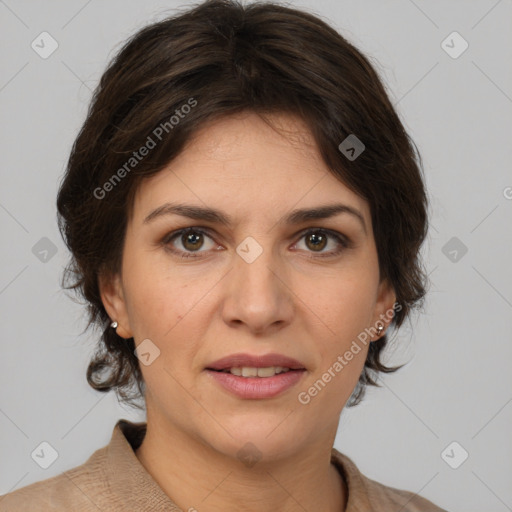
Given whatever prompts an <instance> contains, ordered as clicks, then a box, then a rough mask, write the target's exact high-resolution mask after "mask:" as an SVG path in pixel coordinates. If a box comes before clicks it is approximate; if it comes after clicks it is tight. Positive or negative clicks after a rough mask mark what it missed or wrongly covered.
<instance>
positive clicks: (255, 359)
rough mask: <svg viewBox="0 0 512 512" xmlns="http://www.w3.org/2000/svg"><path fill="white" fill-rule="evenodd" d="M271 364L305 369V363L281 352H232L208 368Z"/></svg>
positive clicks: (256, 366) (269, 365)
mask: <svg viewBox="0 0 512 512" xmlns="http://www.w3.org/2000/svg"><path fill="white" fill-rule="evenodd" d="M271 366H274V367H278V366H281V367H283V368H290V370H305V369H306V368H305V367H304V365H303V364H302V363H301V362H300V361H297V360H296V359H293V358H291V357H287V356H284V355H281V354H265V355H261V356H258V355H251V354H232V355H229V356H226V357H223V358H222V359H218V360H217V361H215V362H213V363H210V364H209V365H208V366H207V367H206V370H216V371H222V370H229V369H231V368H243V367H248V368H269V367H271Z"/></svg>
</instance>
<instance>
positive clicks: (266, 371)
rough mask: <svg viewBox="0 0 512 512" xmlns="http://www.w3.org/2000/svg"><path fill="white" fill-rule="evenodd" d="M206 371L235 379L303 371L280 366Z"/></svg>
mask: <svg viewBox="0 0 512 512" xmlns="http://www.w3.org/2000/svg"><path fill="white" fill-rule="evenodd" d="M206 369H207V370H211V371H214V372H221V373H230V374H231V375H236V376H237V377H245V378H248V377H259V378H268V377H274V375H279V374H281V373H287V372H299V371H302V370H304V368H302V369H299V368H297V369H291V368H285V367H282V366H267V367H263V368H257V367H255V366H252V367H251V366H242V367H233V368H225V369H223V370H215V369H214V368H206Z"/></svg>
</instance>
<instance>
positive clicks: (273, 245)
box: [102, 113, 395, 458]
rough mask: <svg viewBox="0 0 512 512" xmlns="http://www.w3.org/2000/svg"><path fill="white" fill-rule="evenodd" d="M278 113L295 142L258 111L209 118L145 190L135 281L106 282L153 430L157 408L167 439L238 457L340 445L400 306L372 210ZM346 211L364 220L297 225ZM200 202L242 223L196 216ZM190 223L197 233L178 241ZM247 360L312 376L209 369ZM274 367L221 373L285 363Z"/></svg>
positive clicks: (343, 216) (138, 202) (135, 235)
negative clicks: (132, 346) (381, 258)
mask: <svg viewBox="0 0 512 512" xmlns="http://www.w3.org/2000/svg"><path fill="white" fill-rule="evenodd" d="M272 120H273V122H274V124H275V125H277V126H279V127H281V128H285V129H286V130H287V131H289V132H288V133H287V136H283V135H279V134H278V133H277V132H276V131H274V130H272V128H271V127H269V126H268V125H267V124H266V123H264V122H263V121H262V120H261V118H259V117H258V116H257V115H255V114H253V113H244V114H243V115H238V116H236V117H229V118H224V119H222V120H217V121H215V122H213V123H210V124H209V125H208V126H207V127H205V128H204V129H202V130H200V131H199V132H197V134H196V136H195V137H194V139H193V140H192V141H190V143H189V144H188V145H187V147H186V148H185V149H184V151H183V152H182V153H181V154H180V155H179V156H178V157H177V158H176V159H175V160H174V161H172V162H171V164H170V165H169V166H168V167H167V168H166V169H164V170H162V171H161V172H160V173H158V174H157V175H155V176H153V177H151V178H150V179H148V180H147V181H145V182H143V183H142V185H141V186H140V187H139V189H138V191H137V195H136V198H135V202H134V209H133V217H132V218H131V219H130V221H129V225H128V228H127V233H126V239H125V245H124V253H123V261H122V272H121V275H119V276H116V277H115V279H114V280H113V281H111V283H110V284H107V285H102V297H103V301H104V304H105V306H106V308H107V310H108V312H109V314H110V316H111V318H112V319H115V320H117V321H118V323H119V327H118V329H117V332H118V334H119V335H120V336H123V337H126V338H128V337H133V338H134V339H135V342H136V345H137V347H138V355H139V358H140V359H141V363H142V364H141V369H142V373H143V377H144V379H145V382H146V388H147V394H146V401H147V406H148V421H150V417H149V411H150V410H151V414H152V416H153V421H158V422H159V424H160V425H166V428H167V429H168V432H170V431H175V432H176V431H179V432H181V433H183V434H185V435H187V436H192V437H193V438H194V439H196V440H200V441H201V442H204V443H206V444H207V445H209V446H211V447H214V448H215V449H216V450H217V451H219V452H220V453H224V454H227V455H229V456H233V457H236V456H237V453H238V451H239V450H240V449H241V448H242V447H243V446H244V445H245V444H246V443H247V442H251V443H252V444H253V445H255V447H256V448H257V449H258V450H259V452H261V453H262V454H263V456H264V457H267V458H274V457H282V456H285V455H286V454H288V455H290V454H292V453H296V452H297V451H298V450H302V449H304V448H305V447H306V446H309V447H311V446H312V445H314V444H315V443H317V444H318V443H322V442H323V443H325V442H327V441H326V440H327V439H328V440H329V441H328V442H329V443H331V446H332V442H333V440H334V436H335V434H336V429H337V425H338V421H339V416H340V413H341V410H342V408H343V406H344V405H345V403H346V401H347V399H348V398H349V396H350V394H351V392H352V391H353V389H354V387H355V385H356V383H357V380H358V378H359V375H360V373H361V371H362V368H363V365H364V361H365V357H366V354H367V351H368V345H369V341H370V338H369V337H368V336H366V340H367V342H366V343H363V342H361V341H360V340H362V339H364V336H361V333H364V330H365V328H366V329H368V328H371V327H376V326H378V325H379V323H382V321H381V319H382V318H383V315H384V314H386V313H387V314H388V315H389V311H390V310H391V308H392V306H393V303H394V302H395V295H394V294H393V291H392V290H391V289H390V288H389V287H388V286H386V285H385V282H382V283H380V282H379V268H378V260H377V251H376V247H375V242H374V236H373V232H372V224H371V217H370V211H369V206H368V204H367V202H366V201H365V200H363V199H362V198H360V197H359V196H357V195H356V194H354V193H353V192H351V191H350V190H349V189H348V188H347V187H346V186H345V185H343V184H342V183H341V182H340V181H338V180H337V179H336V178H334V177H333V175H332V174H330V172H329V171H328V169H327V167H326V165H325V164H324V163H323V161H322V160H321V158H320V155H319V154H318V150H317V149H316V145H315V144H314V142H313V139H312V137H311V135H310V133H309V132H308V130H307V128H306V127H305V125H303V124H302V123H301V122H300V121H298V120H297V119H295V118H293V117H290V116H284V115H280V116H273V117H272ZM176 205H180V206H181V207H182V208H183V209H182V210H181V212H182V214H179V213H178V212H177V211H174V212H172V210H171V206H176ZM333 205H345V206H346V207H349V208H351V209H352V210H353V211H355V212H358V213H359V215H360V216H361V218H359V217H358V216H357V214H353V213H348V212H341V213H339V212H338V213H336V214H334V215H332V216H328V217H325V216H324V217H323V218H313V216H312V215H310V216H309V217H310V218H309V219H308V218H307V217H308V216H307V215H302V216H301V215H296V216H295V219H294V218H293V217H292V218H291V220H290V216H292V214H293V213H294V212H296V211H297V210H313V209H319V208H325V207H327V206H333ZM185 206H187V207H190V209H189V210H187V209H186V208H185ZM199 209H205V210H206V209H208V210H210V209H211V210H215V211H216V212H219V213H220V214H221V215H222V216H223V217H224V218H226V219H229V221H230V223H229V224H224V223H222V222H220V221H219V219H218V218H217V217H216V216H215V215H213V214H212V213H210V214H208V215H205V216H202V217H201V216H199V217H195V218H191V217H188V216H187V215H186V213H187V211H188V212H189V213H190V215H192V216H195V215H196V214H199ZM184 228H191V230H190V232H189V233H188V234H178V235H177V236H173V234H175V232H177V231H178V230H182V229H184ZM192 228H193V229H192ZM336 235H337V236H339V237H340V240H339V241H338V240H337V239H336ZM112 284H113V286H111V285H112ZM389 319H390V317H389V316H388V320H389ZM358 336H359V340H358ZM373 339H376V336H375V337H374V338H373ZM354 342H356V344H355V345H354ZM141 344H142V345H141ZM356 347H358V349H357V348H356ZM347 351H348V352H350V353H351V354H352V357H350V356H349V355H346V354H347ZM237 354H238V355H239V354H245V355H249V356H255V357H256V356H264V355H268V354H274V355H278V356H283V357H287V358H293V359H294V360H296V361H297V362H298V363H300V364H299V365H298V366H300V367H302V368H303V369H302V370H290V371H289V372H283V373H281V374H277V375H275V376H273V377H263V376H262V377H257V376H253V377H244V376H243V375H242V376H237V375H233V374H232V373H227V372H218V371H215V370H212V369H210V370H209V369H208V368H212V367H213V366H215V362H216V361H219V360H220V359H223V358H226V357H228V356H231V355H237ZM340 358H341V359H340ZM341 361H343V363H342V362H341ZM272 362H274V361H273V360H264V361H259V362H257V361H256V362H254V361H245V362H244V360H243V359H242V360H235V361H231V362H229V361H228V362H225V363H224V365H222V364H220V366H228V367H232V366H236V367H243V366H245V367H248V368H253V367H256V366H260V367H269V366H279V361H277V364H270V363H272ZM336 363H338V364H336ZM218 366H219V365H218ZM283 366H286V365H285V364H283ZM290 366H291V364H290ZM340 366H341V369H340ZM243 371H244V373H245V374H246V375H247V374H249V375H251V372H254V370H253V369H246V370H243ZM256 371H257V370H256ZM274 371H275V370H274ZM233 372H234V373H239V372H238V371H237V370H233ZM265 372H269V373H268V374H271V373H273V372H272V370H271V369H270V370H262V371H260V373H261V374H262V375H263V374H265ZM329 377H330V378H329ZM256 379H258V380H257V381H256ZM267 379H268V380H267ZM318 381H320V383H319V382H318ZM315 383H316V387H315ZM311 388H313V390H312V391H311ZM315 390H316V392H315Z"/></svg>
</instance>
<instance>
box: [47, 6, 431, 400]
mask: <svg viewBox="0 0 512 512" xmlns="http://www.w3.org/2000/svg"><path fill="white" fill-rule="evenodd" d="M194 101H195V102H196V106H195V107H194V108H188V109H187V111H186V115H181V114H180V112H181V113H182V114H183V112H184V110H183V106H184V105H186V104H189V105H191V104H192V103H193V102H194ZM244 110H250V111H253V112H256V113H257V114H259V115H261V116H262V117H263V116H264V115H265V114H269V113H277V114H279V113H290V114H293V115H295V116H299V117H300V118H301V119H302V120H304V121H305V123H306V124H307V126H308V127H309V129H310V130H311V133H312V135H313V137H314V140H315V142H316V143H317V145H318V148H319V150H320V153H321V155H322V158H323V159H324V161H325V163H326V165H327V167H328V168H329V170H330V172H331V173H332V174H333V175H334V176H335V177H337V178H338V179H339V180H341V181H342V182H343V183H344V184H345V185H346V186H348V187H349V188H350V189H351V190H353V191H354V192H355V193H357V194H359V195H360V196H362V197H363V198H364V199H366V200H367V201H368V202H369V205H370V210H371V217H372V223H373V229H374V234H375V241H376V247H377V252H378V260H379V268H380V273H381V278H382V279H383V278H387V279H388V280H389V281H390V283H391V285H392V286H393V289H394V291H395V293H396V297H397V302H398V304H399V307H398V308H397V309H396V310H395V312H394V313H395V314H394V317H393V320H392V323H393V324H394V325H395V327H396V328H398V327H399V326H400V325H402V323H403V322H404V320H405V319H406V318H407V317H408V315H409V314H410V311H411V308H413V307H414V306H418V305H420V304H422V302H423V297H424V295H425V293H426V291H425V284H426V279H427V277H426V274H425V272H424V270H423V268H422V266H421V261H420V259H419V250H420V246H421V245H422V243H423V241H424V238H425V236H426V233H427V227H428V225H427V207H428V203H427V197H426V191H425V187H424V183H423V179H422V164H421V157H420V155H419V152H418V150H417V148H416V146H415V144H414V142H413V141H412V140H411V139H410V137H409V136H408V134H407V133H406V131H405V129H404V127H403V125H402V123H401V121H400V119H399V117H398V115H397V113H396V112H395V110H394V108H393V106H392V104H391V102H390V100H389V98H388V96H387V94H386V92H385V90H384V87H383V85H382V83H381V81H380V79H379V77H378V75H377V72H376V71H375V69H374V67H373V66H372V65H371V64H370V62H369V60H368V58H367V57H365V56H363V55H362V54H361V53H360V52H359V51H358V50H357V49H356V48H355V47H354V46H353V45H352V44H350V43H349V42H348V41H347V40H346V39H345V38H344V37H343V36H341V35H340V34H339V33H338V32H337V31H335V30H334V29H333V28H332V27H330V26H329V25H328V24H327V23H326V22H324V21H322V20H321V19H320V18H318V17H317V16H315V15H312V14H309V13H307V12H304V11H300V10H296V9H292V8H289V7H285V6H282V5H279V4H275V3H272V2H264V3H253V4H249V5H247V6H244V5H242V4H240V3H239V2H237V1H234V0H233V1H232V0H208V1H205V2H203V3H201V4H199V5H195V6H194V7H193V8H189V9H188V10H186V11H185V12H181V13H179V14H178V15H175V16H173V17H168V18H166V19H164V20H163V21H159V22H157V23H153V24H151V25H148V26H146V27H145V28H143V29H142V30H140V31H139V32H137V33H136V34H135V35H133V36H132V37H131V38H130V39H129V40H128V41H127V42H126V43H125V44H124V46H123V47H122V48H121V49H120V51H119V52H118V53H117V55H116V56H115V57H114V58H113V59H112V61H111V62H110V64H109V65H108V67H107V69H106V71H105V72H104V74H103V76H102V77H101V80H100V83H99V85H98V87H97V88H96V90H95V92H94V96H93V99H92V101H91V104H90V107H89V111H88V115H87V118H86V120H85V122H84V125H83V127H82V129H81V131H80V133H79V135H78V137H77V138H76V140H75V143H74V145H73V148H72V151H71V154H70V158H69V162H68V165H67V169H66V172H65V175H64V177H63V180H62V183H61V185H60V190H59V192H58V197H57V208H58V221H59V229H60V231H61V234H62V236H63V238H64V241H65V242H66V244H67V246H68V248H69V249H70V251H71V254H72V255H71V259H70V262H69V264H68V266H67V267H66V270H65V272H64V275H63V281H62V283H63V286H64V287H65V288H67V289H72V290H74V291H75V292H76V293H77V294H78V295H80V296H81V297H82V298H84V299H85V301H86V304H87V306H88V312H89V323H88V325H87V328H89V327H90V326H91V325H95V326H96V327H99V329H100V330H101V336H100V339H99V342H98V346H97V347H96V352H95V354H94V357H93V359H92V360H91V362H90V364H89V367H88V369H87V380H88V382H89V384H90V385H91V386H92V387H93V388H94V389H96V390H98V391H104V392H106V391H109V390H111V389H115V391H116V393H117V395H118V397H119V398H120V399H121V401H123V402H126V403H128V404H130V405H132V406H134V407H139V408H140V406H139V405H138V404H137V403H136V400H137V399H140V398H142V397H143V396H144V393H145V386H144V381H143V378H142V373H141V371H140V366H139V361H138V359H137V357H136V354H135V352H134V350H135V343H134V340H133V338H131V339H129V340H125V339H123V338H120V337H119V336H118V335H117V334H116V332H115V330H114V329H111V328H110V327H109V325H110V318H109V317H108V314H107V312H106V311H105V308H104V307H103V303H102V300H101V297H100V292H99V284H98V277H99V276H100V275H102V274H103V273H105V274H107V275H113V274H115V273H117V272H118V271H119V270H120V267H121V261H122V249H123V242H124V236H125V230H126V227H127V222H128V220H129V218H130V217H131V212H132V206H133V199H134V195H135V192H136V190H137V186H138V184H139V183H140V182H141V180H142V179H144V178H145V177H149V176H151V175H154V174H155V173H157V172H159V171H160V170H162V169H163V168H164V167H165V166H166V165H168V163H169V162H170V161H171V160H172V159H173V158H174V157H176V156H177V155H178V153H179V152H180V151H181V150H182V149H183V147H184V144H185V143H186V142H187V141H188V140H189V139H190V137H191V135H192V134H193V133H194V132H195V131H197V130H198V128H199V127H201V125H202V124H203V123H205V122H206V121H207V120H213V119H214V118H218V117H220V116H228V115H231V114H235V113H238V112H241V111H244ZM173 116H174V117H175V118H176V119H177V118H178V117H179V121H178V122H174V121H172V119H171V118H172V117H173ZM156 127H163V128H162V129H164V128H165V136H162V138H161V140H159V141H158V144H156V146H155V147H154V148H153V149H152V150H151V151H150V152H149V153H148V154H147V156H145V157H144V158H143V159H141V160H140V161H137V162H136V163H135V162H132V163H133V164H135V165H132V166H131V167H129V168H128V167H127V166H126V162H127V161H128V160H129V159H130V158H131V157H132V155H133V152H134V151H136V150H138V149H139V148H140V147H141V146H143V145H144V144H145V143H146V141H148V137H150V136H151V134H154V132H155V129H156ZM171 130H172V131H171ZM350 134H354V135H355V136H356V137H357V138H358V139H359V140H361V141H362V142H363V144H364V145H365V150H364V151H363V152H362V153H361V154H360V155H359V156H358V157H357V158H355V159H349V158H347V157H346V155H344V154H342V152H341V151H340V149H339V148H338V146H339V144H340V143H341V142H342V141H343V140H345V139H346V137H347V136H349V135H350ZM162 135H164V134H163V132H162ZM123 166H124V167H123ZM121 169H124V170H125V172H122V171H121ZM116 171H117V174H116ZM115 175H116V176H117V178H118V179H117V178H116V179H115V180H114V177H115ZM121 178H122V179H121ZM107 191H108V197H106V198H105V200H103V197H99V196H105V195H107ZM87 328H86V329H87ZM387 343H388V339H387V334H386V335H384V336H382V337H381V338H380V339H379V340H377V341H375V342H372V343H370V345H369V352H368V354H367V358H366V361H365V366H364V369H363V371H362V373H361V376H360V378H359V382H358V385H357V387H356V389H355V390H354V392H353V393H352V396H351V399H350V400H349V404H348V405H349V406H350V405H355V404H357V403H358V402H359V401H360V400H361V398H362V397H363V395H364V390H365V387H366V385H367V384H370V385H378V384H377V377H378V374H379V372H392V371H396V370H397V369H398V368H399V367H388V366H386V365H385V364H383V362H382V361H381V356H382V350H383V349H384V347H385V346H386V344H387ZM104 370H108V374H107V375H103V373H102V372H103V371H104ZM134 385H135V386H136V389H134Z"/></svg>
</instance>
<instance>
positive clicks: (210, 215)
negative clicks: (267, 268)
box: [144, 203, 367, 234]
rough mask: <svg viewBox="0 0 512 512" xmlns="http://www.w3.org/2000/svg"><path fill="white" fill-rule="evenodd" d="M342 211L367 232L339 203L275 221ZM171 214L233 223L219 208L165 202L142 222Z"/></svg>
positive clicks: (353, 210) (349, 208) (297, 221)
mask: <svg viewBox="0 0 512 512" xmlns="http://www.w3.org/2000/svg"><path fill="white" fill-rule="evenodd" d="M342 213H348V214H350V215H352V216H353V217H355V218H357V219H358V220H359V222H360V223H361V225H362V227H363V230H364V232H365V234H367V230H366V223H365V220H364V217H363V215H362V214H361V212H360V211H359V210H357V209H356V208H354V207H352V206H349V205H346V204H341V203H336V204H330V205H323V206H317V207H313V208H302V209H297V210H293V211H292V212H291V213H289V214H288V215H286V216H284V217H282V218H281V219H279V221H278V222H277V223H278V224H301V223H303V222H307V221H308V220H319V219H328V218H330V217H334V216H336V215H340V214H342ZM173 214H174V215H181V216H183V217H188V218H190V219H194V220H202V221H206V222H212V223H217V224H222V225H223V226H226V227H231V226H232V225H233V220H232V219H231V217H230V216H229V215H227V214H226V213H224V212H222V211H220V210H216V209H215V208H205V207H203V206H197V205H189V204H182V203H165V204H163V205H162V206H159V207H158V208H156V209H155V210H153V211H152V212H151V213H150V214H149V215H148V216H147V217H146V218H145V219H144V224H148V223H150V222H151V221H153V220H154V219H156V218H159V217H162V216H165V215H173Z"/></svg>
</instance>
